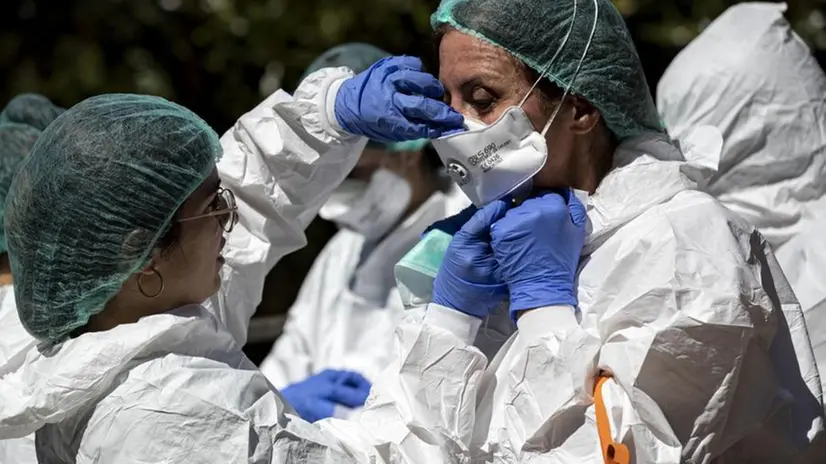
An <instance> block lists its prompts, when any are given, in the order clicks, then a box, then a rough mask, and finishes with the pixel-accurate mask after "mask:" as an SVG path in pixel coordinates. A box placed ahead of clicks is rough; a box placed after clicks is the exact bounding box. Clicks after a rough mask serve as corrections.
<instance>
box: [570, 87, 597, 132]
mask: <svg viewBox="0 0 826 464" xmlns="http://www.w3.org/2000/svg"><path fill="white" fill-rule="evenodd" d="M570 98H571V100H570V101H571V110H572V111H573V118H572V119H571V122H570V129H571V132H573V133H574V134H577V135H583V134H587V133H589V132H591V131H592V130H594V128H595V127H597V124H598V123H599V121H600V119H602V115H600V114H599V110H597V109H596V107H595V106H594V105H592V104H590V103H588V102H587V101H585V100H584V99H583V98H580V97H577V96H575V95H574V96H572V97H570Z"/></svg>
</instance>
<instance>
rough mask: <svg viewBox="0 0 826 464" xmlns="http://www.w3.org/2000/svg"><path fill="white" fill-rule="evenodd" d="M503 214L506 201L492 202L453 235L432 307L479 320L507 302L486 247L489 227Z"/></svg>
mask: <svg viewBox="0 0 826 464" xmlns="http://www.w3.org/2000/svg"><path fill="white" fill-rule="evenodd" d="M471 208H473V207H471ZM507 210H508V203H507V202H506V201H504V200H497V201H494V202H493V203H490V204H488V205H486V206H484V207H483V208H482V209H480V210H478V211H476V212H475V213H474V214H473V216H472V217H471V218H470V219H469V220H468V221H467V222H466V223H465V224H464V225H463V226H461V228H460V229H459V230H458V231H457V232H456V233H455V234H454V235H453V240H452V241H451V242H450V245H449V246H448V248H447V252H446V253H445V257H444V260H443V261H442V266H441V267H440V268H439V272H438V273H437V274H436V280H435V281H434V282H433V300H432V301H433V302H434V303H436V304H438V305H441V306H445V307H448V308H453V309H456V310H458V311H461V312H463V313H465V314H470V315H472V316H476V317H480V318H483V317H486V316H487V315H489V314H490V313H491V312H492V311H493V310H494V309H495V308H496V306H497V305H498V304H499V303H501V302H502V301H503V300H504V299H505V298H507V296H508V287H507V285H505V283H504V282H503V281H502V279H501V278H500V277H499V272H498V265H497V263H496V259H495V258H494V256H493V250H492V249H491V244H490V240H491V237H490V227H491V224H493V223H494V222H495V221H496V220H497V219H499V218H501V217H503V216H504V215H505V212H506V211H507ZM467 211H468V210H465V211H463V212H462V213H459V214H458V215H457V216H456V217H454V218H458V217H461V216H462V215H463V214H464V213H466V212H467ZM446 224H448V225H449V224H450V222H448V223H446Z"/></svg>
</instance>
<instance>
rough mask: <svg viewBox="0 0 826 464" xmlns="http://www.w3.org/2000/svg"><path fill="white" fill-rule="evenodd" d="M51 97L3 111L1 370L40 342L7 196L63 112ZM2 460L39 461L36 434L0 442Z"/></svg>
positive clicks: (25, 99) (21, 101) (19, 99)
mask: <svg viewBox="0 0 826 464" xmlns="http://www.w3.org/2000/svg"><path fill="white" fill-rule="evenodd" d="M62 111H63V109H62V108H60V107H57V106H55V105H54V104H52V102H50V101H49V100H48V99H47V98H45V97H43V96H42V95H36V94H21V95H18V96H16V97H14V98H13V99H12V100H11V101H9V103H8V104H7V105H6V107H5V108H4V109H3V111H2V112H0V371H2V370H4V369H5V368H6V366H7V365H9V364H13V363H17V362H19V361H20V357H21V356H25V353H26V352H27V351H28V350H29V349H30V348H31V347H32V346H34V344H35V343H36V341H35V339H34V338H32V336H31V335H29V334H28V333H27V332H26V330H25V329H24V328H23V325H22V324H21V323H20V318H19V317H18V315H17V305H16V304H15V302H14V288H13V278H12V275H11V268H10V264H9V258H8V253H7V252H6V235H5V229H4V227H3V217H4V215H5V214H4V209H3V205H5V203H6V196H7V195H8V192H9V188H10V187H11V182H12V178H13V177H14V173H15V172H16V171H17V167H18V166H19V165H20V163H21V162H22V161H23V158H25V157H26V155H27V154H28V153H29V151H31V149H32V147H33V146H34V144H35V142H37V138H38V137H39V136H40V133H41V131H42V130H43V129H45V128H46V126H48V125H49V124H50V123H51V122H52V121H53V120H54V118H56V117H57V116H58V115H59V114H60V113H61V112H62ZM0 462H14V463H17V464H27V463H36V462H37V457H36V456H35V451H34V436H33V435H29V436H26V437H23V438H18V439H13V440H7V441H6V442H4V443H3V445H2V446H0Z"/></svg>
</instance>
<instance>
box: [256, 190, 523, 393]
mask: <svg viewBox="0 0 826 464" xmlns="http://www.w3.org/2000/svg"><path fill="white" fill-rule="evenodd" d="M469 204H470V201H469V200H468V199H467V197H466V196H465V195H464V194H463V193H462V192H461V191H460V190H458V189H456V188H454V189H452V190H451V191H449V192H448V193H446V194H445V193H442V192H436V193H434V194H433V195H432V196H431V197H430V198H429V199H428V200H427V201H426V202H425V203H424V204H422V206H420V207H419V208H418V209H417V210H416V211H415V212H414V213H413V214H411V215H410V216H408V217H407V218H406V219H405V220H404V221H402V222H401V224H399V226H397V227H396V228H395V229H394V230H393V231H392V232H391V233H390V234H389V235H388V236H387V237H386V238H384V239H383V240H382V241H381V242H380V243H379V244H377V245H374V246H375V248H374V249H373V250H372V251H369V253H368V254H367V256H366V257H365V256H363V255H364V254H365V247H369V246H370V245H369V244H368V243H367V242H366V240H365V238H364V236H363V235H361V234H359V233H357V232H354V231H351V230H348V229H341V230H340V231H339V232H338V233H337V234H336V235H335V236H334V237H333V238H332V239H331V240H330V242H329V243H328V244H327V246H325V247H324V250H323V251H322V252H321V254H319V256H318V258H316V260H315V262H314V263H313V266H312V268H311V269H310V272H309V273H308V274H307V277H306V279H305V280H304V284H303V285H302V287H301V291H300V292H299V294H298V298H297V299H296V301H295V303H294V304H293V306H292V307H291V308H290V312H289V320H288V321H287V324H286V326H285V327H284V333H283V334H282V335H281V336H280V337H279V338H278V340H277V341H276V342H275V345H274V346H273V349H272V351H271V352H270V354H269V355H268V356H267V357H266V358H265V359H264V361H263V362H262V363H261V366H260V367H261V372H263V373H264V375H265V376H267V379H268V380H269V381H270V382H272V384H273V385H274V386H275V387H276V388H279V389H280V388H284V387H286V386H288V385H290V384H292V383H295V382H299V381H302V380H304V379H306V378H307V377H308V376H311V375H313V374H316V373H318V372H321V371H322V370H324V369H348V370H353V371H356V372H359V373H361V374H362V375H364V376H365V377H367V378H368V379H369V380H370V381H374V380H375V379H376V378H377V377H378V374H379V373H380V372H381V371H382V369H384V368H385V367H386V366H387V364H388V363H389V362H390V358H391V354H392V352H393V340H394V339H395V337H394V335H393V333H394V330H395V328H396V326H397V325H398V324H399V323H400V322H401V321H402V320H404V319H407V320H410V321H418V320H421V315H422V314H423V312H420V311H416V310H414V311H405V310H404V307H403V305H402V302H401V299H400V297H399V294H398V290H397V289H396V282H395V278H394V276H393V266H394V265H395V264H396V262H398V260H399V259H401V258H402V256H404V254H405V253H407V252H408V251H409V250H410V249H411V248H412V247H413V246H414V245H415V244H416V243H417V242H418V241H419V238H420V236H421V234H422V232H424V230H425V229H426V228H427V227H428V226H429V225H431V224H433V223H434V222H436V221H438V220H440V219H444V218H446V217H448V216H452V215H454V214H456V213H458V212H459V211H461V210H462V209H464V208H465V207H467V206H468V205H469ZM357 282H358V283H359V285H358V286H356V285H355V284H356V283H357ZM354 286H356V288H358V287H367V288H371V289H372V288H380V289H382V291H376V292H371V293H374V294H379V295H383V298H384V300H383V301H382V302H381V303H378V302H376V301H373V300H372V299H371V298H369V297H366V296H365V295H362V294H360V292H358V291H357V290H356V289H355V288H354ZM513 331H514V327H513V324H512V322H511V321H510V316H509V315H508V313H507V311H504V312H501V313H498V314H496V315H495V316H494V317H492V318H489V319H488V320H487V321H486V326H485V330H482V331H480V334H479V337H478V339H477V340H476V343H475V345H476V346H477V347H479V348H480V349H481V350H482V352H483V353H485V354H486V355H487V356H490V357H492V356H493V355H495V354H496V352H497V351H498V350H499V348H500V347H501V345H502V343H503V342H504V341H505V340H507V338H508V337H509V336H510V335H511V334H512V333H513Z"/></svg>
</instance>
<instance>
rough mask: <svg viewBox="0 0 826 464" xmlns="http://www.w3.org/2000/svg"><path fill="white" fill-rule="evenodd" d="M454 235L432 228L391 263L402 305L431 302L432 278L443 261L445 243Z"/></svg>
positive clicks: (410, 305) (445, 248) (410, 306)
mask: <svg viewBox="0 0 826 464" xmlns="http://www.w3.org/2000/svg"><path fill="white" fill-rule="evenodd" d="M451 240H453V236H452V235H450V234H448V233H446V232H444V231H441V230H438V229H433V230H431V231H430V232H428V233H427V234H425V236H424V237H422V239H421V240H419V243H417V244H416V246H414V247H413V248H412V249H411V250H410V251H408V252H407V254H406V255H404V257H402V259H401V260H399V262H398V263H396V266H395V267H394V274H395V276H396V286H397V287H398V289H399V294H400V295H401V299H402V303H403V304H404V308H405V309H411V308H414V307H417V306H423V305H426V304H427V303H429V302H430V299H431V296H432V294H433V281H434V280H435V279H436V273H437V272H439V267H440V266H441V265H442V260H443V259H444V257H445V253H446V252H447V247H448V246H449V245H450V241H451Z"/></svg>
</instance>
